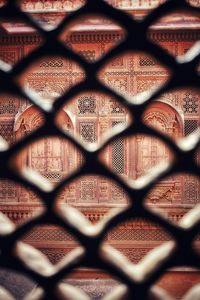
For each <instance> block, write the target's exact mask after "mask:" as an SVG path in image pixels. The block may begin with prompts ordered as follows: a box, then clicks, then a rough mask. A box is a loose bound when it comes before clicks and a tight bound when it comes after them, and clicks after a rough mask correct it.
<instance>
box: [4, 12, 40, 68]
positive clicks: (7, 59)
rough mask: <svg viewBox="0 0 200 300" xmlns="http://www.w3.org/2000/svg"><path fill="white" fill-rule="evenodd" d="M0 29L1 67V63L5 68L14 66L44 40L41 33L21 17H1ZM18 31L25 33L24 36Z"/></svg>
mask: <svg viewBox="0 0 200 300" xmlns="http://www.w3.org/2000/svg"><path fill="white" fill-rule="evenodd" d="M0 30H1V36H0V44H1V49H0V61H1V62H2V63H1V64H2V67H0V68H2V69H3V63H4V67H5V69H6V66H7V69H10V68H12V67H14V66H15V65H16V64H17V63H19V62H20V61H21V60H22V59H23V58H25V57H26V56H28V55H29V54H31V52H33V51H34V50H36V49H37V48H39V47H40V46H41V45H42V44H43V42H44V38H43V37H42V36H41V34H40V33H39V32H38V31H37V30H36V29H35V28H34V27H33V26H31V25H30V24H28V23H26V21H25V20H23V19H13V18H9V17H4V18H3V17H1V18H0ZM19 33H21V34H24V35H26V37H24V38H23V37H22V36H20V35H19ZM8 43H9V44H10V45H8ZM21 45H26V51H23V48H22V47H21Z"/></svg>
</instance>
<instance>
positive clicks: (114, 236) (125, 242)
mask: <svg viewBox="0 0 200 300" xmlns="http://www.w3.org/2000/svg"><path fill="white" fill-rule="evenodd" d="M170 240H173V237H172V235H171V234H170V233H168V232H167V231H166V230H165V229H163V228H162V227H161V226H160V225H158V224H157V223H152V222H150V221H148V220H146V219H144V218H143V217H141V218H139V217H138V218H136V219H134V218H132V219H131V217H130V219H129V220H127V221H124V222H122V223H120V224H118V225H116V226H114V227H113V228H112V229H111V230H109V231H108V233H107V235H106V237H105V239H104V243H105V244H107V245H110V246H113V247H114V248H116V249H117V250H118V251H120V252H121V253H122V254H123V255H124V256H126V257H127V258H128V259H129V260H130V261H131V262H132V263H134V264H137V263H139V262H140V261H141V260H142V259H143V258H144V257H145V256H146V255H147V253H148V252H150V251H151V250H152V249H153V248H155V247H157V246H160V245H162V244H163V243H164V242H167V241H170ZM150 244H151V245H150ZM152 247H153V248H152Z"/></svg>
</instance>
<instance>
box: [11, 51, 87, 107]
mask: <svg viewBox="0 0 200 300" xmlns="http://www.w3.org/2000/svg"><path fill="white" fill-rule="evenodd" d="M84 77H85V72H84V71H83V69H82V68H81V67H80V66H79V64H78V63H76V62H74V61H72V60H71V59H68V58H65V57H62V56H59V55H53V56H52V55H51V56H43V57H42V56H41V57H40V58H39V59H37V60H36V61H34V62H32V63H31V64H29V66H28V67H27V68H26V69H25V70H24V71H23V72H22V73H21V74H20V75H19V76H18V77H17V79H16V80H17V82H18V83H19V84H20V86H21V88H22V89H23V90H24V91H25V93H26V94H27V95H28V96H29V97H31V98H32V99H35V101H36V102H38V103H41V105H42V104H44V105H45V104H47V105H48V104H52V102H54V101H55V100H56V99H57V98H59V97H61V96H62V95H63V94H64V93H65V92H66V91H67V90H68V89H70V88H71V87H73V86H74V85H76V84H78V83H79V82H81V81H83V79H84Z"/></svg>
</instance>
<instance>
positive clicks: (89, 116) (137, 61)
mask: <svg viewBox="0 0 200 300" xmlns="http://www.w3.org/2000/svg"><path fill="white" fill-rule="evenodd" d="M47 2H48V1H46V2H44V3H47ZM54 2H55V3H56V5H57V6H55V7H54V6H50V8H51V9H52V10H53V9H59V7H60V6H59V5H61V4H62V6H63V5H64V4H65V3H68V4H69V5H71V8H73V3H74V2H73V1H71V2H70V1H54ZM109 2H111V1H109ZM136 2H138V1H121V2H120V1H116V3H115V4H114V5H118V6H120V5H122V4H124V5H126V6H131V5H132V6H133V4H135V3H136ZM150 2H152V1H139V3H143V4H141V5H144V6H145V7H148V6H149V5H150ZM158 2H163V1H153V5H154V4H155V5H157V4H158ZM41 3H42V2H41V1H40V6H39V2H38V1H24V4H23V5H24V8H25V9H27V10H32V9H33V10H34V9H36V8H37V9H39V10H43V9H46V7H43V6H41ZM44 3H43V4H44ZM49 3H50V2H49ZM80 3H82V1H80ZM49 5H50V4H49ZM149 35H150V36H151V38H154V41H155V42H159V43H160V44H162V45H163V46H165V47H166V48H171V49H172V51H173V53H174V55H176V56H178V55H183V54H184V53H185V52H186V50H187V49H189V48H190V47H191V46H192V45H193V43H194V42H195V40H196V38H197V35H198V34H197V33H196V32H192V31H190V32H185V33H184V32H182V33H180V32H174V33H172V32H170V31H167V32H164V33H163V32H160V31H157V32H153V31H152V32H151V33H149ZM122 37H123V34H122V33H115V32H111V33H109V32H97V33H96V34H94V33H92V32H90V33H83V34H82V35H81V34H79V33H77V32H73V33H70V34H69V35H68V36H66V42H67V43H68V45H69V46H70V47H71V48H72V49H74V50H75V51H78V52H80V51H81V54H82V55H83V56H84V57H85V58H86V59H88V60H90V61H92V60H94V59H96V58H98V57H99V56H100V55H104V54H105V53H106V51H107V49H109V48H110V46H112V44H113V43H116V42H118V41H119V40H120V38H122ZM0 42H2V47H1V50H0V58H1V59H2V60H4V61H5V62H7V63H11V64H14V63H16V62H17V61H18V60H19V59H20V58H21V57H22V56H24V55H26V53H28V52H29V51H31V49H33V48H34V47H36V46H37V45H38V44H39V43H40V42H41V39H40V37H39V36H38V35H37V34H36V33H32V34H29V35H28V34H24V35H18V36H14V35H7V36H3V35H2V36H0ZM99 76H100V78H101V80H102V81H103V82H104V83H106V84H108V85H109V86H111V87H112V88H115V89H117V90H118V91H119V92H121V93H124V92H126V93H128V94H129V95H130V96H133V95H136V94H137V93H140V92H144V91H146V90H148V89H149V88H151V87H152V86H155V85H156V86H157V85H158V84H162V83H163V82H164V81H165V80H167V78H168V76H169V74H168V72H167V70H165V68H163V67H162V66H161V65H160V64H159V63H158V62H157V61H156V60H155V59H154V58H152V57H148V56H147V55H146V54H144V53H138V54H133V53H130V54H126V55H124V56H121V57H117V58H114V59H113V60H112V61H111V62H110V64H109V65H108V66H106V67H105V68H104V70H103V72H102V73H101V74H100V75H99ZM83 77H84V73H83V71H82V70H81V69H80V68H79V67H78V66H77V65H76V64H74V63H72V62H69V61H63V60H62V58H57V59H53V60H52V59H44V60H42V61H40V62H39V63H38V64H37V66H35V68H34V70H29V71H27V74H26V76H25V78H23V80H25V83H26V85H27V87H28V88H31V89H33V90H35V92H36V93H38V95H39V96H40V97H42V98H44V99H45V101H55V98H56V97H58V96H60V95H61V94H62V93H63V91H64V90H65V89H68V88H70V87H71V86H72V85H73V84H74V83H76V82H77V81H79V80H82V78H83ZM199 112H200V111H199V96H198V94H197V92H195V91H179V92H175V93H168V94H165V95H163V96H162V98H160V99H157V101H155V103H154V104H153V105H152V106H151V107H149V109H148V110H147V111H146V112H145V115H144V118H145V120H146V122H147V124H148V125H150V126H155V127H156V128H157V129H159V130H161V131H162V132H164V133H166V134H168V135H169V136H171V137H172V138H176V139H177V138H179V137H182V136H184V135H188V134H190V133H192V132H193V131H194V130H195V129H196V128H197V127H198V123H199ZM63 113H64V114H65V119H62V122H60V124H62V125H64V126H63V128H65V130H71V132H72V133H73V134H77V135H79V136H80V137H81V138H82V140H83V141H84V142H87V143H95V142H99V141H101V139H102V137H103V135H104V134H105V133H106V132H107V131H108V130H109V129H112V127H113V126H114V125H117V124H119V123H124V122H128V121H129V115H128V113H127V112H126V110H125V109H124V107H122V105H120V104H118V103H117V101H116V100H115V99H111V98H110V97H108V96H106V95H102V94H98V93H94V92H88V93H85V94H84V95H82V94H81V95H79V96H78V97H76V98H75V99H72V103H69V104H68V105H65V107H63ZM0 121H1V123H0V135H1V136H2V137H3V138H5V139H6V140H7V141H8V142H9V143H14V142H15V141H16V140H18V139H20V138H22V137H23V136H24V135H25V134H28V133H29V132H30V131H31V130H34V129H36V127H37V126H39V125H40V124H41V122H42V116H41V115H40V114H39V113H38V112H37V110H36V109H35V108H34V107H32V106H30V103H28V102H26V100H24V99H16V98H15V97H13V96H12V95H0ZM63 158H64V159H63ZM69 158H70V159H69ZM163 158H165V159H166V160H168V159H171V154H170V152H169V149H167V147H166V146H165V145H163V144H162V145H161V143H160V142H159V141H156V140H153V139H152V138H147V137H145V136H137V137H135V138H132V139H126V140H119V141H117V142H115V143H113V145H111V146H110V147H108V149H107V150H106V151H105V153H104V154H103V159H104V161H105V163H106V164H108V165H109V166H110V167H111V168H112V169H113V170H114V171H115V172H117V173H119V174H121V175H123V176H127V177H129V178H131V179H136V178H138V177H139V176H141V175H142V174H144V173H145V172H147V171H148V170H149V168H151V167H153V166H154V165H155V164H157V163H158V162H159V161H160V160H162V159H163ZM81 161H82V157H81V156H80V155H79V154H78V153H75V152H74V149H73V148H70V145H68V144H64V142H63V141H62V140H59V139H56V140H54V142H53V141H52V140H51V139H46V140H41V142H40V144H36V145H31V146H30V147H29V148H28V149H27V151H25V152H24V153H23V155H22V156H21V158H20V163H21V166H22V167H24V166H28V167H32V168H34V169H35V170H36V171H38V172H40V173H41V174H42V175H43V176H44V177H46V178H47V179H49V180H50V181H51V182H54V183H56V182H58V181H59V180H60V179H61V178H62V176H65V175H66V170H72V169H73V167H74V166H75V167H76V166H78V165H79V164H80V163H81ZM199 192H200V187H199V181H198V180H196V179H194V178H193V179H191V178H190V177H188V176H186V175H185V176H182V177H178V178H176V177H173V178H169V179H167V180H165V181H162V182H160V183H159V184H158V185H157V186H156V187H155V190H154V191H152V193H151V194H150V195H149V196H148V199H147V202H148V203H149V205H151V206H152V207H161V208H162V209H163V210H164V212H165V214H166V215H167V216H168V217H169V218H170V219H172V220H174V221H178V220H179V219H180V218H181V217H182V216H183V214H184V213H186V212H187V207H188V208H191V206H193V205H194V204H195V203H197V202H198V199H199ZM59 200H60V201H61V202H68V203H69V204H71V205H75V206H78V207H79V208H80V210H81V211H82V212H83V213H84V214H85V215H86V216H87V217H88V219H90V221H92V222H97V221H98V220H99V219H101V218H103V217H104V215H105V214H106V213H107V211H108V210H109V208H111V207H115V206H123V205H126V204H127V202H128V199H127V197H126V195H125V194H124V192H123V191H122V190H120V189H119V187H118V186H116V184H113V183H111V182H108V180H107V179H106V178H101V177H99V176H89V175H88V176H86V177H83V178H80V180H79V181H77V182H72V183H71V184H70V185H69V186H68V187H67V188H65V189H64V191H63V193H62V194H61V195H60V199H59ZM34 201H36V199H35V196H34V195H32V194H31V193H30V192H29V191H24V190H23V189H22V188H21V187H15V186H14V185H13V184H12V183H10V182H7V181H1V182H0V205H1V210H2V211H3V212H4V213H5V214H7V215H8V216H9V217H10V218H11V219H12V220H14V221H15V222H16V223H19V222H21V221H22V220H23V219H27V218H29V217H31V215H32V213H33V211H34V209H35V207H36V205H35V206H34V205H33V202H34ZM8 203H9V205H8ZM11 204H13V205H11ZM14 204H15V205H14ZM17 205H18V206H17ZM134 228H135V227H134ZM134 228H133V227H132V226H131V225H130V226H127V225H124V226H122V227H121V228H120V229H117V230H116V231H115V232H111V233H110V234H109V236H108V237H107V242H110V243H112V244H113V245H114V246H115V247H117V248H119V249H120V250H121V251H122V252H123V253H125V254H126V255H127V256H128V257H129V258H130V259H131V260H133V261H134V262H137V261H138V260H139V259H141V258H142V256H143V255H144V254H146V253H147V252H148V251H149V249H151V248H152V247H153V246H154V245H155V244H157V243H159V242H160V241H163V240H168V239H169V237H168V236H167V235H166V233H163V232H162V231H161V230H160V229H158V228H155V227H154V226H152V225H150V226H149V228H147V226H146V225H145V222H141V223H140V224H139V225H138V228H137V229H136V230H133V229H134ZM49 232H51V234H50V235H48V247H47V235H46V233H49ZM26 240H27V241H28V242H30V243H32V244H35V245H37V246H38V247H39V248H41V249H43V250H44V252H45V253H46V254H47V255H48V256H49V257H50V259H51V260H52V261H54V262H55V261H57V260H58V259H60V258H61V257H62V256H63V255H64V253H66V252H68V251H69V250H70V249H72V248H73V247H75V246H76V243H75V242H74V241H73V240H71V238H70V237H69V236H65V237H64V236H63V235H62V233H61V231H59V229H55V228H53V227H51V228H50V229H49V228H46V229H44V231H40V230H38V231H37V230H36V231H34V233H31V235H29V236H27V237H26ZM63 240H65V241H66V240H67V241H68V243H67V246H66V243H65V246H64V245H63V244H62V241H63ZM147 240H148V245H147V246H145V244H146V241H147Z"/></svg>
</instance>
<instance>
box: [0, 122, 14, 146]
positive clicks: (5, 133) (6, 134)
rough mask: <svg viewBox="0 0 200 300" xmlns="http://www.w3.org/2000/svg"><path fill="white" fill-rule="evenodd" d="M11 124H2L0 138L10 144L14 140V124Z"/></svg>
mask: <svg viewBox="0 0 200 300" xmlns="http://www.w3.org/2000/svg"><path fill="white" fill-rule="evenodd" d="M11 122H12V121H11ZM11 122H5V121H4V122H2V123H1V124H0V136H2V137H3V138H4V139H5V140H6V141H7V142H10V143H11V142H12V140H13V123H11Z"/></svg>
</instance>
